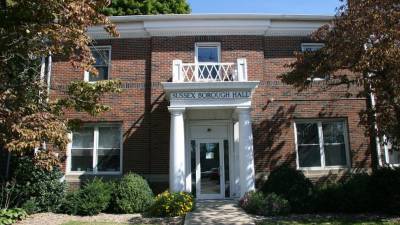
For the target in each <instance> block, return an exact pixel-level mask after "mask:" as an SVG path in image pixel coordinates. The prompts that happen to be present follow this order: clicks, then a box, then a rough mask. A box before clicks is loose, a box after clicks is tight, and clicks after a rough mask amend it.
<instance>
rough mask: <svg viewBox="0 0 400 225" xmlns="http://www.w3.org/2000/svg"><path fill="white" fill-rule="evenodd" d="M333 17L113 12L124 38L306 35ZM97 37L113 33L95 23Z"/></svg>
mask: <svg viewBox="0 0 400 225" xmlns="http://www.w3.org/2000/svg"><path fill="white" fill-rule="evenodd" d="M333 18H334V17H333V16H329V15H300V14H296V15H294V14H258V13H257V14H248V13H246V14H244V13H243V14H241V13H235V14H231V13H222V14H165V15H130V16H111V17H110V19H111V21H112V22H113V23H115V24H116V25H117V30H118V31H119V33H120V35H121V37H122V38H135V37H152V36H198V35H265V36H306V35H309V34H310V33H311V32H312V31H314V30H316V29H318V27H320V26H321V25H323V24H326V23H329V22H330V21H331V20H332V19H333ZM89 34H90V35H91V36H92V38H94V39H108V38H110V36H109V35H108V34H107V33H106V32H105V31H104V30H103V29H102V27H99V26H98V27H92V28H90V29H89Z"/></svg>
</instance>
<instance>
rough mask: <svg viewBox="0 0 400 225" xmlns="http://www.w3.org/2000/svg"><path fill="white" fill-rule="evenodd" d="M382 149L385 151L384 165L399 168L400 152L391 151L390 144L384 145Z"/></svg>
mask: <svg viewBox="0 0 400 225" xmlns="http://www.w3.org/2000/svg"><path fill="white" fill-rule="evenodd" d="M384 149H385V157H386V163H388V164H391V165H396V166H400V151H395V150H393V149H392V144H391V143H387V144H385V145H384Z"/></svg>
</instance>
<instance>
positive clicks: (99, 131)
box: [69, 124, 122, 174]
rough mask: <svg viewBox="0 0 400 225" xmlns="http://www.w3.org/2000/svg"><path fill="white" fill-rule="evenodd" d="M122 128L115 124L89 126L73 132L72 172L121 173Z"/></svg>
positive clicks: (70, 159)
mask: <svg viewBox="0 0 400 225" xmlns="http://www.w3.org/2000/svg"><path fill="white" fill-rule="evenodd" d="M121 149H122V142H121V127H120V125H115V124H99V125H88V126H84V127H82V128H80V129H79V130H77V131H74V132H72V143H71V148H70V154H69V157H70V158H69V161H70V166H69V168H70V169H69V170H70V172H78V173H93V174H97V173H120V171H121Z"/></svg>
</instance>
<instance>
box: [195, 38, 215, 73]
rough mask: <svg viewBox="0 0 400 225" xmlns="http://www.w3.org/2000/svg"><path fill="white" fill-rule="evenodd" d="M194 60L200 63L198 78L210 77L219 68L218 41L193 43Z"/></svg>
mask: <svg viewBox="0 0 400 225" xmlns="http://www.w3.org/2000/svg"><path fill="white" fill-rule="evenodd" d="M195 48H196V49H195V62H196V63H198V64H200V65H199V68H198V71H197V72H198V79H212V78H215V77H216V76H217V73H218V71H219V70H220V67H219V65H217V63H219V62H220V61H221V44H220V43H218V42H198V43H196V45H195Z"/></svg>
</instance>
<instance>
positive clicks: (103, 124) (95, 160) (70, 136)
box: [66, 123, 124, 175]
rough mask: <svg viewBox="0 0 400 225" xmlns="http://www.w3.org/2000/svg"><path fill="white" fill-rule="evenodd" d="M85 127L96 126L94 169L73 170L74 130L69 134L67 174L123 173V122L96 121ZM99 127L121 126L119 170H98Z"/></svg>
mask: <svg viewBox="0 0 400 225" xmlns="http://www.w3.org/2000/svg"><path fill="white" fill-rule="evenodd" d="M83 127H93V128H94V139H93V145H94V147H93V165H92V167H93V171H91V172H88V171H71V149H72V132H71V133H69V134H68V138H69V140H70V142H69V143H68V146H67V166H66V167H67V168H66V175H121V174H122V168H123V164H122V163H123V152H124V151H123V149H122V148H123V139H122V138H123V132H122V124H121V123H95V124H86V125H84V126H83ZM99 127H119V129H120V146H119V151H120V152H119V155H120V157H119V164H120V166H119V171H112V172H105V171H103V172H98V171H97V167H96V165H97V145H98V137H99Z"/></svg>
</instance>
